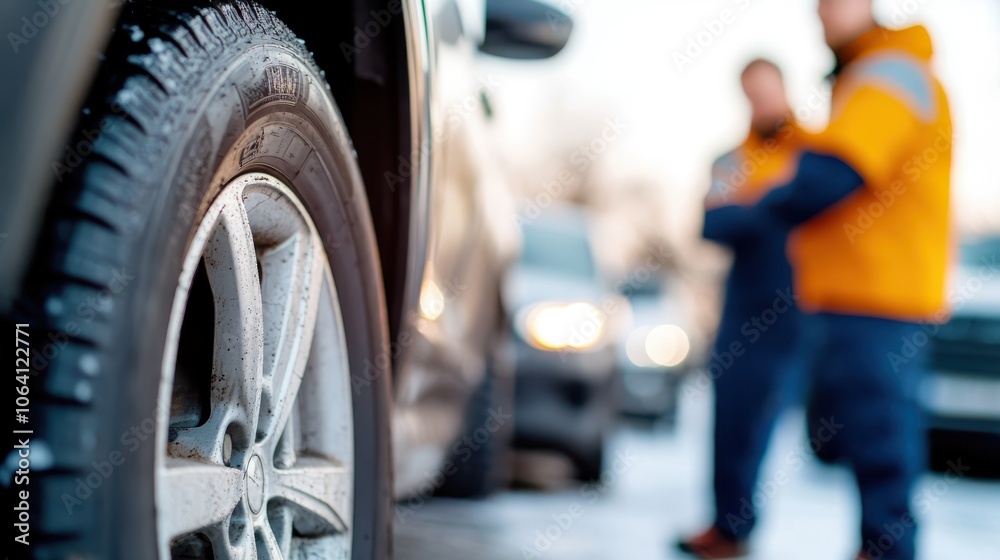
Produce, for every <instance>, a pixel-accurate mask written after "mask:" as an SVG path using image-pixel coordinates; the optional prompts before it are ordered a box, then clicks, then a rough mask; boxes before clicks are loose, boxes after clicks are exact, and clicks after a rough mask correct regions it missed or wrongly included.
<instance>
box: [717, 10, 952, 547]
mask: <svg viewBox="0 0 1000 560" xmlns="http://www.w3.org/2000/svg"><path fill="white" fill-rule="evenodd" d="M819 15H820V19H821V21H822V23H823V28H824V32H825V36H826V41H827V44H828V45H829V46H830V47H831V49H833V51H834V53H835V54H836V58H837V66H836V69H835V71H834V74H833V76H834V79H835V83H834V88H833V99H832V114H831V120H830V124H829V126H828V128H827V129H826V130H825V131H824V132H822V133H821V134H819V135H818V136H817V137H816V138H815V139H813V140H812V142H811V146H809V147H807V149H806V151H805V152H804V153H803V155H802V156H801V157H800V159H799V163H798V170H797V173H796V175H795V177H794V178H793V179H792V180H791V181H790V182H789V183H788V184H787V185H785V186H781V187H778V188H776V189H774V190H771V191H770V192H769V193H768V194H767V195H766V196H764V197H763V198H762V199H761V200H760V202H759V203H757V204H756V205H753V206H735V205H734V206H733V207H732V208H731V209H730V212H729V215H728V216H727V219H728V220H729V222H730V223H729V227H730V228H731V229H734V230H738V231H739V235H741V236H742V237H743V239H744V240H752V239H753V238H754V237H755V236H759V235H766V232H768V231H770V230H771V229H772V228H773V227H774V224H775V223H780V224H786V225H788V226H789V227H792V228H794V230H793V233H792V236H791V239H790V241H789V256H790V258H791V263H792V267H793V270H794V275H795V287H796V292H797V296H798V298H799V299H798V303H799V305H800V307H801V308H802V309H803V310H804V311H806V312H812V313H814V314H816V318H817V320H818V322H819V323H820V324H821V326H822V336H821V340H820V341H819V343H820V347H819V350H818V356H817V359H816V361H815V369H814V371H813V376H812V377H813V379H812V386H813V391H814V395H815V396H814V398H815V399H816V400H817V401H818V402H821V403H822V406H823V409H824V410H825V411H826V413H828V414H830V415H831V419H832V421H833V422H832V423H834V424H835V425H837V426H841V427H840V428H839V430H838V431H837V433H836V434H834V435H833V436H832V438H831V439H830V440H829V442H828V443H827V444H828V445H832V446H835V447H836V450H837V453H838V455H840V456H841V457H842V458H843V459H844V460H845V461H846V462H848V464H850V466H851V467H852V468H853V470H854V472H855V476H856V479H857V483H858V486H859V489H860V491H861V492H860V493H861V509H862V523H861V543H860V548H859V553H858V558H859V559H861V560H913V558H914V557H915V554H916V552H915V535H916V527H917V520H916V519H915V516H914V514H913V512H912V510H911V508H910V498H911V494H912V491H913V487H914V484H915V483H916V481H917V478H918V476H919V475H920V473H921V472H922V471H923V468H924V464H925V460H926V457H925V455H926V453H925V449H924V438H925V434H924V428H923V422H922V418H921V414H920V408H919V405H918V403H917V400H916V393H917V388H918V385H919V383H920V381H921V377H922V375H923V372H924V367H925V355H924V352H923V350H924V349H925V348H926V346H927V340H928V338H927V334H926V333H925V332H924V329H923V325H926V324H928V323H939V322H943V321H944V320H946V319H947V315H948V309H947V305H946V301H945V281H946V269H947V265H948V263H949V260H950V247H951V243H950V235H949V230H950V224H949V213H950V210H949V199H950V196H949V195H950V176H951V160H952V125H951V116H950V110H949V106H948V100H947V96H946V95H945V91H944V89H943V88H942V87H941V84H940V83H939V82H938V80H937V79H936V78H935V76H934V75H933V73H932V70H931V57H932V54H933V49H932V47H931V40H930V36H929V34H928V33H927V31H926V30H925V29H924V28H923V27H919V26H918V27H911V28H908V29H902V30H889V29H885V28H882V27H880V26H878V25H877V24H876V22H875V19H874V17H873V15H872V0H820V1H819ZM762 232H763V233H762ZM914 349H916V350H914ZM825 445H826V444H825ZM723 544H725V543H723ZM729 548H732V547H731V546H730V547H729ZM720 549H725V547H724V546H721V545H720ZM699 556H700V557H702V558H727V557H731V556H725V555H715V553H714V551H713V550H712V549H703V552H702V553H701V554H699ZM803 557H804V558H807V557H808V552H807V551H803Z"/></svg>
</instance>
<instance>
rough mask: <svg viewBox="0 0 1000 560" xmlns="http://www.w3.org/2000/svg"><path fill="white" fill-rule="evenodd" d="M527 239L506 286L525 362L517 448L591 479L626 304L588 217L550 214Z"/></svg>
mask: <svg viewBox="0 0 1000 560" xmlns="http://www.w3.org/2000/svg"><path fill="white" fill-rule="evenodd" d="M522 232H523V238H524V239H523V241H524V248H523V252H522V253H521V256H520V258H519V260H518V261H517V263H516V264H515V265H514V266H513V267H511V270H510V271H509V272H508V276H507V279H506V286H505V289H504V293H505V298H504V299H505V302H506V304H507V305H508V308H509V309H510V311H509V314H510V315H511V317H512V318H513V331H514V337H513V341H512V345H513V347H514V350H513V354H514V356H515V357H516V358H515V363H516V366H515V371H516V382H515V386H516V400H515V408H514V409H515V436H514V445H515V448H518V449H525V450H554V451H558V452H561V453H563V454H565V455H566V456H568V457H569V458H570V459H571V460H572V462H573V463H574V465H575V466H576V468H577V474H578V475H579V477H580V478H582V479H585V480H591V479H593V478H595V477H597V476H599V475H600V472H601V465H602V456H603V455H602V454H603V445H604V439H605V435H606V433H607V432H608V430H609V429H610V427H611V425H612V419H613V411H614V408H615V398H614V389H615V384H616V379H615V371H616V363H615V342H616V341H615V336H616V332H617V331H618V324H619V322H620V321H621V318H622V317H623V316H624V315H627V312H628V311H627V302H625V301H624V300H622V299H621V298H620V297H618V296H617V295H616V294H614V293H613V292H612V290H611V289H610V287H609V286H608V285H607V283H606V279H605V278H604V276H603V272H602V270H601V268H600V267H599V265H598V263H597V261H596V259H595V256H594V252H593V249H592V244H591V240H590V235H591V224H590V219H589V217H588V216H587V214H586V212H585V211H584V210H582V209H579V208H575V207H570V206H564V207H557V208H552V209H549V210H547V211H546V212H544V213H543V214H541V215H540V216H538V217H537V218H535V219H532V220H530V221H528V222H525V223H523V224H522Z"/></svg>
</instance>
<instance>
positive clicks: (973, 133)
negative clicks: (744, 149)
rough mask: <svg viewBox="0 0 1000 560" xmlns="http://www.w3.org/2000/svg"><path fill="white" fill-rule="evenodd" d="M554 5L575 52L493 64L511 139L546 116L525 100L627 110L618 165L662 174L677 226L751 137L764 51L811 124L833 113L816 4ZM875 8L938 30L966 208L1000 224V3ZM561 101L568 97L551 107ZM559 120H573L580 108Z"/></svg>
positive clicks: (887, 18) (960, 206)
mask: <svg viewBox="0 0 1000 560" xmlns="http://www.w3.org/2000/svg"><path fill="white" fill-rule="evenodd" d="M551 3H553V4H556V5H561V6H564V7H565V8H568V9H567V11H569V12H570V13H571V14H572V16H573V18H574V20H575V23H576V28H575V31H574V33H575V35H574V37H573V39H572V42H571V44H570V46H569V48H568V49H567V50H566V51H565V52H564V53H563V54H562V55H560V57H558V58H557V59H555V60H552V61H549V62H545V63H539V64H527V65H525V64H523V63H520V64H517V65H508V64H497V65H495V66H496V68H498V69H499V70H498V71H499V72H500V73H501V74H502V83H503V86H502V87H501V88H500V91H498V92H497V95H496V97H497V102H498V104H499V105H500V107H501V109H504V110H505V119H507V122H505V127H506V131H507V134H508V138H513V137H516V136H517V135H518V132H519V131H523V130H525V127H530V126H531V125H532V124H537V123H538V122H539V121H538V120H536V119H538V118H539V115H538V114H537V113H532V114H527V113H525V112H524V110H523V109H521V108H524V107H531V106H535V107H542V109H541V111H543V112H551V111H553V110H554V109H553V108H554V107H556V108H558V109H555V110H561V111H565V112H568V113H574V112H575V113H579V114H580V115H581V116H582V115H587V116H589V117H590V118H591V119H593V118H594V117H595V115H594V113H595V111H596V112H600V113H602V114H601V115H597V116H611V117H619V118H621V119H622V120H623V121H624V122H626V123H628V125H629V129H628V132H627V134H626V136H625V139H624V140H622V141H621V142H620V143H619V144H618V145H616V146H615V147H614V150H615V152H616V153H615V154H611V155H609V156H608V161H609V162H620V164H618V165H619V167H621V169H619V170H617V171H618V172H620V173H623V174H625V175H627V174H629V173H634V172H636V170H637V169H642V172H643V173H645V174H646V175H647V176H651V177H655V178H656V179H655V180H656V181H657V182H658V183H660V184H661V185H662V188H664V189H665V190H666V192H668V193H669V198H668V201H669V202H668V205H669V208H668V209H667V211H668V212H669V213H670V214H671V215H672V216H673V217H675V218H677V220H671V221H672V222H674V223H678V224H681V226H680V227H684V222H686V221H687V217H690V216H691V215H692V210H693V209H694V208H696V207H694V206H692V205H693V204H697V201H698V200H699V199H700V197H701V194H702V190H703V189H704V187H705V181H706V174H707V168H708V166H709V165H710V163H711V161H712V160H713V159H714V158H715V157H716V156H717V155H719V154H720V153H722V152H723V151H725V150H727V149H729V148H731V147H732V146H733V145H735V143H737V142H739V141H740V140H742V138H743V136H744V134H745V131H746V129H747V124H746V123H747V119H748V109H747V107H746V105H745V103H744V101H743V98H742V94H741V92H740V89H739V82H738V75H739V72H740V70H741V68H742V66H743V64H744V63H745V62H746V61H747V60H749V59H750V58H753V57H754V56H759V55H762V56H767V57H770V58H773V59H775V60H777V61H778V62H779V63H780V64H781V65H782V66H784V68H785V72H786V75H787V81H788V87H789V90H790V95H791V98H792V103H793V106H794V107H796V108H798V109H799V110H800V111H802V114H803V115H804V116H809V117H810V118H809V119H808V120H809V121H810V122H809V124H812V125H814V126H816V127H821V126H822V125H823V122H824V118H825V115H826V112H827V110H828V106H827V105H826V99H827V95H828V94H827V93H826V89H825V88H824V87H823V77H824V76H825V74H826V73H827V72H828V71H829V70H830V68H831V66H832V56H831V55H830V54H829V51H828V50H827V49H826V47H825V46H824V45H823V43H822V34H821V31H820V27H819V23H818V21H817V18H816V15H815V5H816V2H815V0H699V1H687V0H683V1H682V0H551ZM876 4H877V6H878V10H879V14H880V17H881V19H882V21H883V23H886V24H888V25H890V26H900V25H909V24H912V23H922V24H925V25H926V26H927V27H928V28H929V29H930V31H931V34H932V36H933V37H934V40H935V43H936V48H937V53H938V57H937V69H938V72H939V74H940V76H941V78H942V80H943V81H944V82H945V86H946V87H947V88H948V91H949V93H950V95H951V102H952V108H953V112H954V120H955V125H956V146H957V148H958V152H957V154H956V158H957V159H956V162H955V191H956V212H957V213H958V215H959V218H960V221H961V223H962V225H963V227H964V228H965V229H967V230H979V229H993V230H1000V174H998V173H997V172H996V170H995V169H994V166H995V165H996V161H997V159H998V157H1000V138H998V134H1000V2H997V1H995V0H885V1H882V2H878V1H877V2H876ZM727 9H728V10H730V11H731V13H732V16H731V19H730V21H731V23H730V24H723V25H722V27H721V31H719V29H720V27H719V26H718V25H710V27H714V28H715V29H716V31H717V33H718V36H717V37H714V36H713V37H711V41H710V44H708V46H707V47H703V48H702V49H701V50H702V52H700V53H698V52H697V51H694V50H692V51H690V52H688V51H687V49H688V46H689V40H697V38H698V34H699V33H700V32H702V31H704V30H705V29H706V23H705V22H710V21H711V20H713V19H717V18H720V15H721V14H722V12H723V10H727ZM706 38H707V36H705V35H703V36H702V39H703V43H705V42H707V41H705V39H706ZM689 54H694V55H695V56H693V57H692V58H691V63H690V64H685V65H684V66H683V68H679V59H678V58H677V56H676V55H683V56H688V55H689ZM491 68H492V65H491ZM505 69H506V70H505ZM553 96H559V98H560V101H559V102H558V103H553V102H552V100H551V98H552V97H553ZM817 103H819V104H821V105H817ZM810 106H813V107H820V109H819V110H817V111H810V110H808V107H810ZM605 113H606V115H605ZM550 117H551V115H545V116H544V118H542V121H541V122H545V119H546V118H550ZM596 120H598V121H599V120H602V119H599V118H598V119H596ZM557 122H560V123H562V124H561V125H560V126H567V123H571V122H573V116H572V115H570V116H567V115H563V116H562V118H560V119H558V120H557ZM585 140H586V138H582V139H580V141H585ZM519 143H520V144H521V146H522V150H523V157H524V158H530V157H531V154H529V153H528V152H529V151H532V150H533V149H534V148H533V147H532V146H531V144H530V142H524V141H523V140H519Z"/></svg>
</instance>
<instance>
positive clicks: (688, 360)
mask: <svg viewBox="0 0 1000 560" xmlns="http://www.w3.org/2000/svg"><path fill="white" fill-rule="evenodd" d="M620 292H622V295H623V296H625V297H626V298H628V300H629V303H630V304H631V310H632V314H631V315H632V318H631V325H630V329H629V330H628V331H627V332H626V334H625V336H624V337H623V340H622V341H621V343H620V344H619V345H618V368H619V370H620V372H621V412H622V414H624V415H626V416H629V417H636V418H641V419H648V420H659V419H663V420H666V421H667V422H672V421H673V419H674V415H675V414H676V411H677V401H678V387H679V386H680V382H681V380H682V379H683V377H684V374H685V373H687V372H688V371H690V370H691V369H692V368H693V367H695V364H694V362H695V361H696V360H697V356H698V355H699V354H698V352H697V348H696V346H697V344H696V341H693V340H692V338H694V337H693V335H692V333H693V332H695V329H694V328H693V327H692V325H691V324H690V323H691V320H690V317H689V316H688V314H687V313H686V312H685V309H684V305H683V304H682V302H681V301H680V299H679V291H678V286H677V285H676V282H674V281H673V280H672V279H670V278H665V277H663V276H660V275H650V276H648V277H647V279H646V281H644V282H639V281H634V282H631V283H628V284H626V285H623V286H622V287H621V288H620Z"/></svg>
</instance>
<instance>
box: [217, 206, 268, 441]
mask: <svg viewBox="0 0 1000 560" xmlns="http://www.w3.org/2000/svg"><path fill="white" fill-rule="evenodd" d="M223 196H227V198H228V200H226V201H225V205H224V206H223V208H222V212H221V216H220V221H219V225H218V228H217V229H216V232H215V234H214V235H213V236H212V238H211V239H210V240H209V242H208V244H207V246H206V247H205V253H204V254H205V268H206V270H207V271H208V277H209V282H210V283H211V285H212V293H213V294H214V297H215V317H216V329H215V353H214V358H213V365H212V417H213V418H212V420H210V423H211V424H214V425H216V426H219V427H221V428H222V429H223V430H225V429H226V427H227V426H228V425H230V424H234V425H235V426H237V427H238V428H239V429H238V430H236V431H235V433H236V435H238V436H242V437H241V440H242V441H240V444H241V446H246V445H249V444H251V443H253V441H254V436H255V434H256V426H257V417H258V412H259V408H260V393H261V386H262V382H263V375H262V361H261V345H262V340H263V327H262V324H263V320H262V316H263V310H262V304H261V295H260V280H259V276H258V273H257V255H256V251H255V249H254V244H253V236H252V233H251V231H250V223H249V220H248V218H247V213H246V208H245V206H244V205H243V200H242V191H240V190H233V191H231V193H229V194H228V195H223ZM219 416H221V418H219ZM216 435H217V437H218V438H221V437H222V433H218V434H216Z"/></svg>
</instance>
